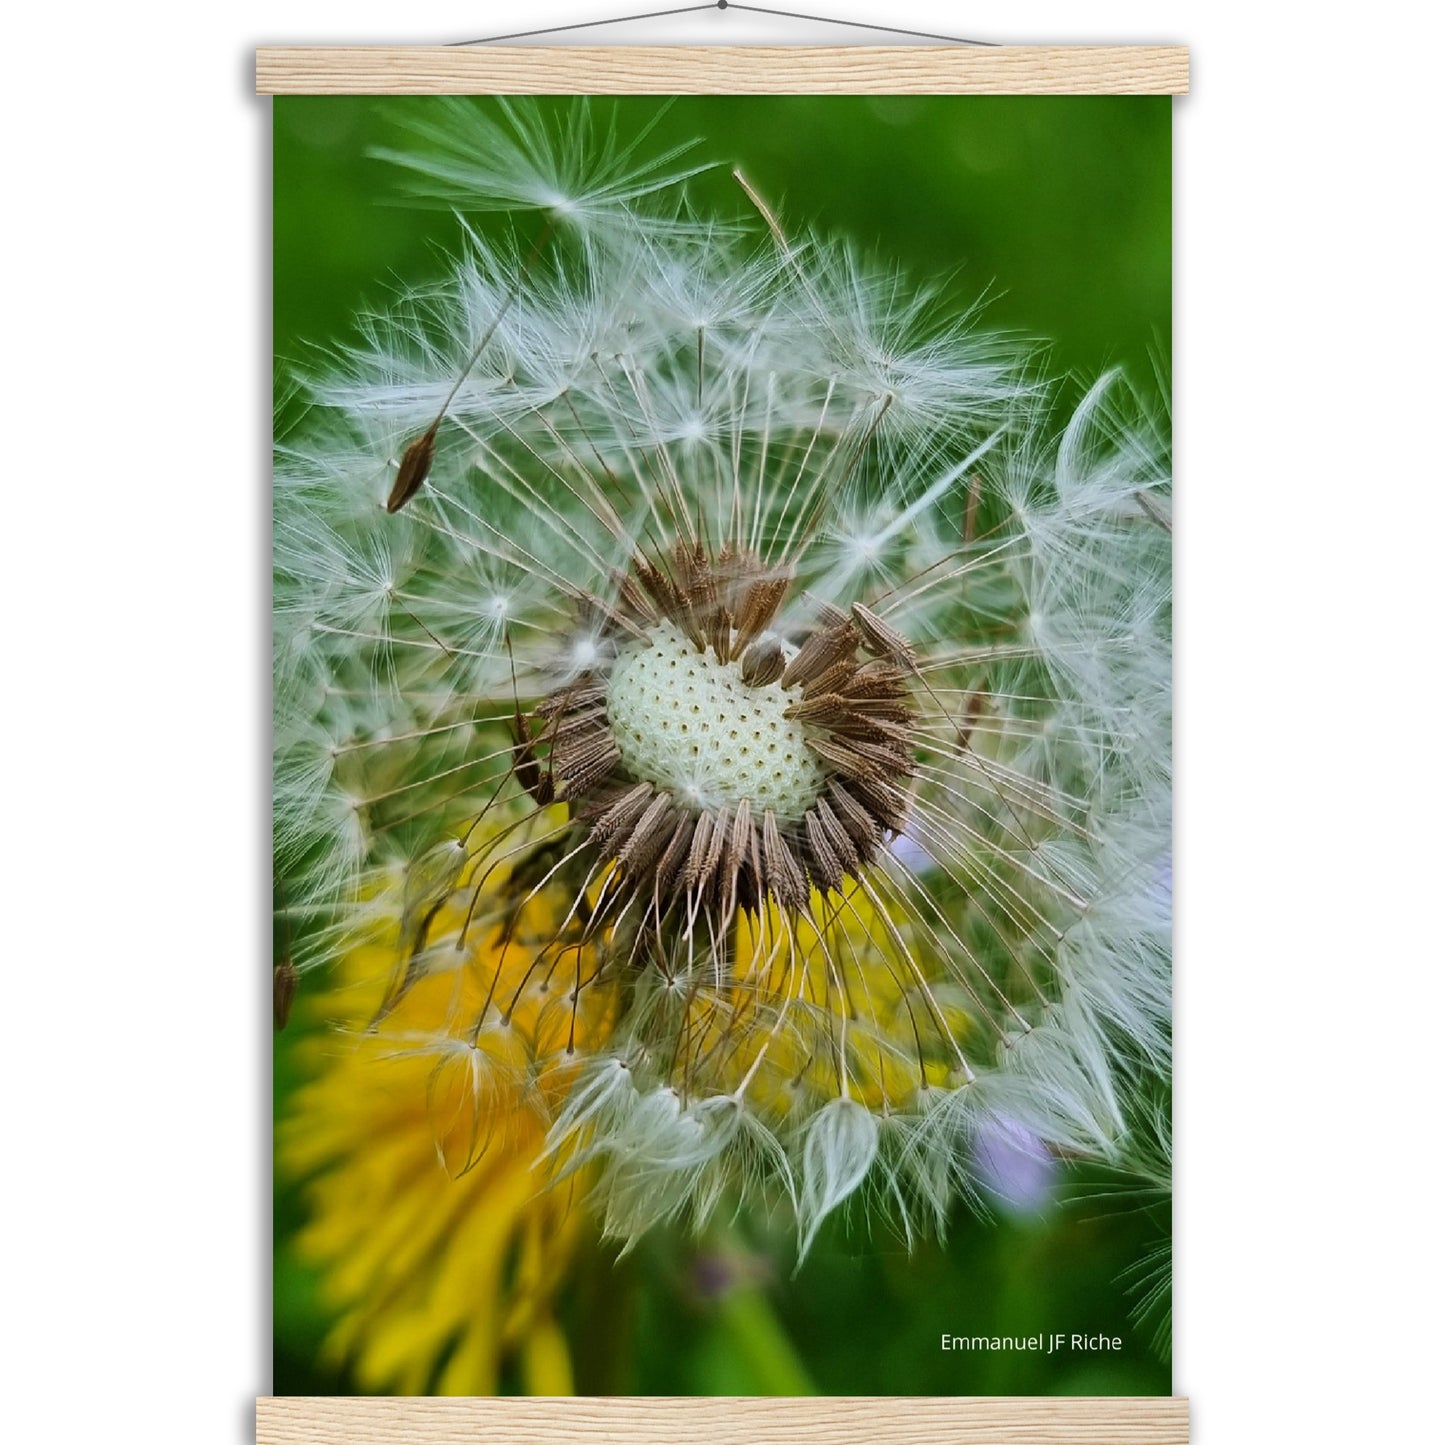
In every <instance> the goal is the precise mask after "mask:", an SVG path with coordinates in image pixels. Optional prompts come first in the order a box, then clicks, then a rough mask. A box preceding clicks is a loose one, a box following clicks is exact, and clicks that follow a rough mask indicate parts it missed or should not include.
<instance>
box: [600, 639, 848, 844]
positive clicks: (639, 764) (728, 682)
mask: <svg viewBox="0 0 1445 1445" xmlns="http://www.w3.org/2000/svg"><path fill="white" fill-rule="evenodd" d="M649 637H650V639H651V644H652V645H651V646H647V645H645V644H641V643H639V644H638V645H637V646H636V647H633V648H631V649H629V650H628V651H626V652H624V653H623V654H622V655H621V656H620V657H619V658H618V659H617V661H616V663H615V664H614V665H613V668H612V674H611V677H610V678H609V679H608V683H607V716H608V721H609V723H610V724H611V728H612V735H613V738H614V739H615V740H616V743H617V747H618V750H619V751H620V752H621V754H622V761H623V763H624V764H625V765H626V767H627V770H628V771H629V772H630V773H631V774H632V775H633V776H634V777H635V778H638V779H639V780H644V781H646V782H649V783H653V784H655V785H656V786H657V787H659V788H663V789H666V790H667V791H668V792H669V793H671V794H672V796H673V798H674V799H675V800H676V801H677V802H678V803H680V804H682V805H683V806H685V807H692V808H696V809H698V810H699V811H701V810H703V809H714V810H715V809H718V808H722V807H736V806H737V804H738V803H740V802H741V801H742V800H743V799H744V798H747V799H748V800H749V801H750V802H751V804H752V808H753V812H754V814H756V815H761V814H762V813H763V812H764V811H765V810H766V809H768V808H771V809H772V810H773V812H774V814H776V816H777V818H778V821H779V822H784V823H796V822H799V821H800V820H801V819H802V817H803V815H804V814H805V813H806V812H807V811H808V809H809V808H810V807H811V806H812V805H813V803H814V802H815V801H816V799H817V797H818V795H819V793H821V792H822V790H823V782H824V772H823V767H822V764H821V763H820V762H819V761H818V759H817V757H816V756H815V755H814V753H813V751H812V749H811V748H809V747H808V745H807V738H806V735H805V733H804V731H803V725H802V724H801V723H799V722H795V721H794V720H793V719H792V718H788V717H785V716H784V715H783V714H784V713H785V712H786V711H787V709H788V708H789V707H790V706H791V705H792V704H793V703H795V702H797V701H798V700H799V698H800V697H801V695H802V690H801V688H796V687H792V688H787V689H784V688H781V687H779V686H778V684H777V683H776V682H773V683H768V684H767V685H766V686H763V687H749V686H748V685H747V683H745V682H744V681H743V678H742V671H741V669H740V667H739V666H738V664H737V663H736V662H719V661H718V660H717V654H716V653H715V652H714V651H713V650H712V648H711V647H709V648H708V649H707V651H706V652H699V651H698V650H697V648H696V647H694V646H693V644H692V643H691V642H690V641H688V639H687V637H686V636H685V635H684V634H683V633H682V631H681V630H680V629H679V628H677V627H675V626H674V625H673V624H672V623H670V622H662V623H659V624H658V626H657V627H655V628H653V629H652V631H651V632H650V633H649Z"/></svg>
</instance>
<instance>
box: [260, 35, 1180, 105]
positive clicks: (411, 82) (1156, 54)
mask: <svg viewBox="0 0 1445 1445" xmlns="http://www.w3.org/2000/svg"><path fill="white" fill-rule="evenodd" d="M256 90H257V93H258V94H260V95H527V94H549V95H566V94H570V95H831V94H841V95H850V94H851V95H857V94H870V93H871V94H879V95H910V94H912V95H1183V94H1185V93H1187V92H1188V90H1189V50H1188V48H1187V47H1186V46H1183V45H996V46H977V47H975V46H948V45H887V46H876V45H858V46H830V47H825V48H814V47H801V46H752V45H717V46H691V45H689V46H681V45H679V46H643V45H589V46H549V45H523V46H517V45H512V46H490V45H487V46H449V45H418V46H400V45H388V46H359V45H347V46H337V45H315V46H263V47H261V48H260V49H259V50H257V52H256Z"/></svg>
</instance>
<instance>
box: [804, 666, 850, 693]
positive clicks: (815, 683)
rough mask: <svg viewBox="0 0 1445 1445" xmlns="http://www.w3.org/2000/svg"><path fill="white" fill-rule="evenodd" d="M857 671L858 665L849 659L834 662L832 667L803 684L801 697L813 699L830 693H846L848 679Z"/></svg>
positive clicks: (826, 668)
mask: <svg viewBox="0 0 1445 1445" xmlns="http://www.w3.org/2000/svg"><path fill="white" fill-rule="evenodd" d="M857 670H858V664H857V663H856V662H855V661H854V660H853V659H852V658H851V657H845V658H843V659H842V660H841V661H838V662H835V663H834V664H833V665H832V667H825V668H824V669H823V671H822V672H820V673H819V674H818V675H817V676H816V677H810V678H809V679H808V681H807V682H806V683H804V684H803V696H804V697H805V698H813V697H822V696H823V695H824V694H826V693H830V692H836V693H842V692H844V691H846V686H845V685H846V683H847V681H848V679H849V678H850V677H852V676H853V674H854V673H855V672H857Z"/></svg>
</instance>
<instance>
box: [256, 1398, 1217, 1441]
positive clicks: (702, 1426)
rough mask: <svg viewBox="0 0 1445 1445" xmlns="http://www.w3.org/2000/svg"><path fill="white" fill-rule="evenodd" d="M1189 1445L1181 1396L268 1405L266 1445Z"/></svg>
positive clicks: (259, 1410) (263, 1423)
mask: <svg viewBox="0 0 1445 1445" xmlns="http://www.w3.org/2000/svg"><path fill="white" fill-rule="evenodd" d="M482 1440H487V1441H491V1440H497V1441H505V1442H507V1445H563V1442H565V1445H602V1442H607V1445H613V1442H621V1441H627V1442H629V1445H924V1442H926V1445H1188V1440H1189V1402H1188V1400H1186V1399H1183V1398H1181V1397H1177V1396H1176V1397H1173V1398H1170V1397H1168V1396H1165V1397H1162V1398H1152V1397H1151V1398H1147V1399H1145V1398H1113V1399H1078V1398H1073V1399H1060V1398H987V1399H985V1398H979V1399H935V1398H928V1399H925V1398H921V1397H912V1398H910V1397H901V1398H893V1397H881V1398H858V1399H806V1400H754V1399H623V1398H617V1399H561V1400H514V1399H507V1400H500V1399H497V1400H491V1399H488V1400H481V1399H467V1400H459V1399H352V1398H344V1397H335V1398H325V1397H297V1398H281V1397H263V1398H262V1399H260V1400H258V1401H257V1402H256V1442H257V1445H462V1442H466V1445H475V1442H477V1441H482Z"/></svg>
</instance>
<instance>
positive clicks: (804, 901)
mask: <svg viewBox="0 0 1445 1445" xmlns="http://www.w3.org/2000/svg"><path fill="white" fill-rule="evenodd" d="M763 868H764V872H765V877H766V881H767V891H768V892H769V893H771V894H772V895H773V897H774V898H776V899H777V900H778V903H779V905H780V906H781V907H783V908H789V909H792V910H794V911H795V912H799V913H800V912H802V910H803V909H805V908H806V907H807V906H808V884H807V880H806V879H805V878H804V877H803V870H802V869H801V868H799V867H798V860H797V859H796V858H794V857H793V853H792V849H790V848H789V847H788V845H787V843H786V842H785V841H784V839H783V835H782V834H781V833H779V832H778V820H777V818H776V817H774V816H773V810H772V809H771V808H769V809H767V810H766V811H765V812H764V813H763Z"/></svg>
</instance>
